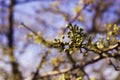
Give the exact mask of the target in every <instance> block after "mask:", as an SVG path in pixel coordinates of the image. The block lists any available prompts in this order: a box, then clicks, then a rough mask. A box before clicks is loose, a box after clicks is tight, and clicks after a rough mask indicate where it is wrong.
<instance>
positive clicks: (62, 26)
mask: <svg viewBox="0 0 120 80" xmlns="http://www.w3.org/2000/svg"><path fill="white" fill-rule="evenodd" d="M10 16H11V17H10ZM70 22H71V23H73V24H77V25H78V26H80V27H82V28H84V29H85V32H86V33H88V34H93V35H95V36H96V38H99V37H102V36H103V35H104V34H105V33H106V27H105V26H106V24H109V23H111V24H117V25H120V0H0V80H12V69H13V68H14V65H11V64H12V63H11V61H14V62H15V63H17V67H18V69H19V71H20V72H21V74H22V76H23V77H24V79H25V80H32V77H33V74H34V72H36V70H37V68H38V66H39V64H40V63H41V61H42V58H41V57H42V56H43V54H44V53H46V52H49V54H47V56H46V57H45V59H44V61H43V63H44V65H42V67H41V68H40V69H39V73H40V74H41V73H43V74H47V73H48V72H51V71H52V70H53V69H54V66H55V65H58V63H56V62H61V65H60V66H59V69H65V68H67V67H70V64H69V62H68V60H67V59H66V55H65V54H64V53H63V52H59V51H58V50H56V49H54V48H49V47H47V46H46V44H44V43H42V42H41V43H40V44H38V43H36V42H34V40H33V39H32V38H31V35H33V34H32V33H31V32H32V31H33V32H36V33H39V34H40V35H41V36H42V39H45V40H46V41H48V42H53V41H54V39H55V38H59V37H60V36H62V35H64V34H65V33H66V25H67V24H68V23H70ZM22 24H24V25H26V26H27V28H26V27H24V26H23V25H22ZM21 27H22V28H21ZM29 29H31V30H29ZM10 32H12V33H10ZM13 32H14V33H13ZM9 34H11V36H12V37H9V36H10V35H9ZM11 38H12V39H11ZM11 40H12V42H10V41H11ZM10 44H11V45H10ZM9 48H12V53H11V54H13V55H12V57H13V58H11V55H9V54H10V53H9V52H10V50H9ZM73 56H74V58H75V59H80V60H81V61H84V59H83V57H82V56H81V55H79V56H78V54H74V55H73ZM91 57H92V56H91ZM75 64H76V63H75ZM85 71H86V72H87V73H88V75H89V77H90V78H91V80H119V79H120V78H119V76H120V73H119V71H115V69H114V68H113V67H111V66H109V65H107V62H106V61H105V60H101V61H99V62H97V63H95V64H92V65H89V66H87V67H86V68H85ZM13 72H14V71H13ZM49 78H51V77H49ZM49 78H45V79H44V78H43V79H42V78H41V79H42V80H49ZM24 79H23V80H24ZM54 79H56V80H58V79H57V78H56V76H52V78H51V80H54ZM85 80H86V79H85Z"/></svg>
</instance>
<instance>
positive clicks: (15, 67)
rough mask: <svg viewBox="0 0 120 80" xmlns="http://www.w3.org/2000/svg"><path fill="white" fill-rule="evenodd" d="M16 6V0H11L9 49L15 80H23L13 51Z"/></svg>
mask: <svg viewBox="0 0 120 80" xmlns="http://www.w3.org/2000/svg"><path fill="white" fill-rule="evenodd" d="M14 4H15V0H11V4H10V6H9V17H8V20H9V29H8V30H9V31H8V47H9V53H8V54H9V57H10V63H11V65H12V73H13V79H14V80H22V74H21V72H20V71H19V68H18V66H19V65H18V63H17V62H16V60H15V56H14V50H13V47H14V45H13V42H14V38H13V35H14V30H13V17H14V16H13V12H14Z"/></svg>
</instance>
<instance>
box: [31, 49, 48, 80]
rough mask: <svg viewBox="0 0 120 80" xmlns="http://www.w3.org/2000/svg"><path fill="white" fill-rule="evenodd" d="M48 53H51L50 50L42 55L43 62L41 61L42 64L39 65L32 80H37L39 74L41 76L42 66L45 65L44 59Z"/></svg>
mask: <svg viewBox="0 0 120 80" xmlns="http://www.w3.org/2000/svg"><path fill="white" fill-rule="evenodd" d="M48 53H49V52H48V51H47V52H45V54H43V55H42V57H41V62H40V64H39V65H38V67H37V70H36V72H35V73H34V75H33V78H32V80H37V78H38V76H39V70H40V69H41V68H42V65H43V63H44V61H45V59H46V57H47V55H48Z"/></svg>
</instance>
